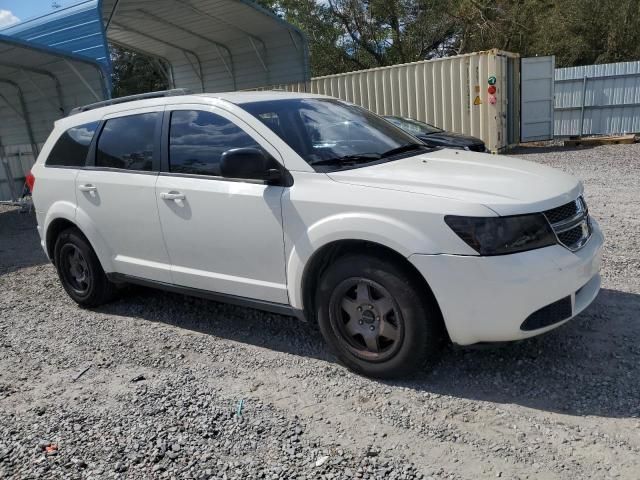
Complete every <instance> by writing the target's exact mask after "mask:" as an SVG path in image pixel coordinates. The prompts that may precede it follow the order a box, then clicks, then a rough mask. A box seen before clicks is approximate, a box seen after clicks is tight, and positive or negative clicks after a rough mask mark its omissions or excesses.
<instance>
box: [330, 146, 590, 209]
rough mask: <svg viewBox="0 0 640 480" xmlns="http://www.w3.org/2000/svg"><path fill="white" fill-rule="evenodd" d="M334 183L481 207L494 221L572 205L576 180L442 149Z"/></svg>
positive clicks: (341, 175) (346, 173)
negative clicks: (493, 217)
mask: <svg viewBox="0 0 640 480" xmlns="http://www.w3.org/2000/svg"><path fill="white" fill-rule="evenodd" d="M328 175H329V177H330V178H332V179H333V180H335V181H337V182H342V183H347V184H352V185H361V186H367V187H373V188H380V189H389V190H399V191H404V192H411V193H416V194H422V195H430V196H434V197H444V198H449V199H453V200H458V201H461V202H468V203H476V204H478V203H479V204H482V205H485V206H486V207H488V208H490V209H492V210H493V211H494V212H496V213H497V214H498V215H517V214H521V213H531V212H540V211H544V210H548V209H550V208H554V207H557V206H559V205H563V204H565V203H567V202H570V201H571V200H575V198H576V197H578V195H580V194H581V193H582V184H581V182H580V181H578V180H577V179H576V178H575V177H573V176H571V175H568V174H566V173H563V172H561V171H559V170H555V169H553V168H550V167H546V166H544V165H539V164H537V163H533V162H527V161H525V160H520V159H517V158H513V157H508V156H502V155H489V154H484V153H476V152H467V151H463V150H452V149H442V150H436V151H433V152H429V153H425V154H421V155H417V156H414V157H410V158H404V159H400V160H395V161H390V162H387V163H382V164H377V165H371V166H366V167H362V168H355V169H351V170H342V171H338V172H331V173H328Z"/></svg>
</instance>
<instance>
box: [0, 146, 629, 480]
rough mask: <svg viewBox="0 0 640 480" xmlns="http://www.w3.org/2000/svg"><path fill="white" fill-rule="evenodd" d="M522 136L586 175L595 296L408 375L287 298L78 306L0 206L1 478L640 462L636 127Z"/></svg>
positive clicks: (569, 474)
mask: <svg viewBox="0 0 640 480" xmlns="http://www.w3.org/2000/svg"><path fill="white" fill-rule="evenodd" d="M518 155H519V156H521V157H522V158H526V159H528V160H533V161H537V162H541V163H545V164H549V165H552V166H555V167H558V168H560V169H563V170H565V171H568V172H570V173H573V174H575V175H577V176H578V177H580V178H581V179H583V181H584V183H585V188H586V198H587V201H588V204H589V207H590V210H591V212H592V213H593V215H594V216H595V217H596V218H597V219H598V220H599V221H600V222H601V226H602V227H603V229H604V231H605V234H606V236H607V244H606V249H605V259H604V285H603V290H602V292H601V294H600V296H599V297H598V299H597V300H596V302H595V303H594V305H593V306H591V307H590V308H589V309H588V310H587V311H586V312H585V313H583V314H582V315H580V316H579V317H578V318H576V319H574V320H573V321H572V322H570V323H569V324H567V325H566V326H564V327H562V328H560V329H558V330H555V331H553V332H552V333H550V334H548V335H545V336H543V337H539V338H535V339H531V340H528V341H525V342H521V343H516V344H509V345H506V346H503V347H500V348H496V347H494V348H489V349H453V348H449V349H447V350H446V351H445V352H444V353H443V356H442V360H441V362H440V363H439V364H438V365H437V366H436V368H435V369H434V370H433V371H431V372H424V373H423V374H422V375H421V376H419V377H418V378H416V379H414V380H411V381H403V382H387V383H382V382H379V381H374V380H369V379H366V378H362V377H358V376H356V375H353V374H351V373H350V372H348V371H347V370H346V369H345V368H343V367H342V366H340V365H338V364H336V363H335V362H334V360H333V359H332V358H330V357H328V356H327V355H326V354H325V350H324V347H323V344H322V341H321V339H320V336H319V333H318V332H317V331H316V329H315V328H314V327H313V326H311V325H308V324H304V323H300V322H298V321H296V320H294V319H292V318H288V317H281V316H277V315H272V314H268V313H262V312H258V311H255V310H248V309H243V308H239V307H233V306H229V305H223V304H218V303H213V302H207V301H203V300H197V299H192V298H186V297H182V296H179V295H173V294H167V293H161V292H155V291H151V290H146V289H134V290H131V291H129V292H127V293H126V294H125V295H124V296H123V297H122V298H121V299H120V300H118V301H117V302H115V303H113V304H111V305H108V306H106V307H103V308H100V309H97V310H82V309H80V308H78V307H77V306H76V305H75V304H73V303H72V302H71V300H70V299H69V298H68V297H67V296H66V295H65V294H64V292H63V290H62V288H61V287H60V285H59V283H58V280H57V277H56V274H55V271H54V269H53V267H52V266H51V265H50V264H49V263H47V262H46V261H45V258H44V256H43V254H42V253H41V251H40V247H39V244H38V239H37V233H36V231H35V228H34V225H35V222H34V219H33V217H32V216H31V215H27V214H21V213H19V212H18V211H17V210H16V209H13V208H8V207H0V478H42V477H48V478H136V479H138V478H154V477H158V478H198V479H200V478H227V479H254V478H266V479H278V478H282V479H312V478H314V479H315V478H321V479H327V480H328V479H343V478H345V479H346V478H381V479H382V478H385V479H411V478H429V477H433V478H453V479H458V478H465V479H482V478H497V477H503V478H510V479H517V478H520V479H524V478H530V479H547V478H562V479H582V478H596V479H599V478H629V479H637V478H639V477H640V473H639V472H640V455H639V453H640V145H619V146H606V147H597V148H593V149H581V150H573V151H570V150H565V149H555V148H531V149H526V150H521V151H520V152H518ZM87 368H88V370H87ZM82 372H84V373H83V374H82V375H80V374H81V373H82ZM238 410H240V415H238ZM56 447H57V448H56Z"/></svg>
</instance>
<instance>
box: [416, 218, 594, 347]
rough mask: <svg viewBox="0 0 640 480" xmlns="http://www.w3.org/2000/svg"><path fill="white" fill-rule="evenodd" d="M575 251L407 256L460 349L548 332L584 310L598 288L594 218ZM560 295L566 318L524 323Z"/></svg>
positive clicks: (557, 248)
mask: <svg viewBox="0 0 640 480" xmlns="http://www.w3.org/2000/svg"><path fill="white" fill-rule="evenodd" d="M592 222H593V233H592V235H591V238H590V239H589V241H588V242H587V244H586V245H585V246H584V247H583V248H581V249H580V250H578V251H577V252H571V251H569V250H567V249H566V248H564V247H562V246H560V245H554V246H551V247H546V248H541V249H538V250H531V251H528V252H523V253H517V254H513V255H502V256H495V257H480V256H461V255H412V256H410V257H409V260H410V261H411V263H413V265H414V266H415V267H416V268H417V269H418V270H419V271H420V273H421V274H422V275H423V276H424V277H425V279H426V280H427V282H428V283H429V286H430V287H431V289H432V291H433V294H434V295H435V297H436V300H437V301H438V304H439V306H440V310H441V311H442V315H443V317H444V322H445V325H446V328H447V331H448V333H449V336H450V338H451V340H452V341H453V342H454V343H457V344H459V345H470V344H473V343H479V342H502V341H512V340H521V339H524V338H528V337H532V336H534V335H539V334H541V333H544V332H547V331H549V330H552V329H553V328H556V327H558V326H559V325H562V324H563V323H565V322H566V321H568V320H570V319H571V318H573V317H574V316H576V315H577V314H579V313H580V312H581V311H582V310H584V309H585V308H586V307H587V306H589V304H590V303H591V302H592V301H593V300H594V299H595V297H596V295H597V294H598V291H599V290H600V274H599V272H600V263H601V257H602V245H603V243H604V237H603V235H602V232H601V230H600V227H599V226H598V224H597V222H596V221H595V220H592ZM565 297H570V299H571V313H570V316H569V317H567V318H564V319H560V320H559V321H557V322H555V323H553V324H551V325H548V326H545V327H543V328H538V329H533V330H523V329H521V326H522V324H523V322H524V321H525V320H526V319H527V318H528V317H529V316H531V315H532V314H533V313H534V312H537V311H538V310H540V309H542V308H544V307H546V306H547V305H550V304H552V303H554V302H557V301H558V300H561V299H563V298H565Z"/></svg>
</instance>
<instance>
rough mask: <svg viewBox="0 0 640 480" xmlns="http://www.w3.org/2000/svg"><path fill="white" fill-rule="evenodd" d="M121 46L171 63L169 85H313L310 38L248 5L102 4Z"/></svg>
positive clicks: (161, 0) (206, 1)
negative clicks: (310, 68) (306, 82)
mask: <svg viewBox="0 0 640 480" xmlns="http://www.w3.org/2000/svg"><path fill="white" fill-rule="evenodd" d="M99 4H100V5H101V8H102V13H103V18H104V23H105V25H107V36H108V39H109V41H110V42H113V43H114V44H117V45H121V46H125V47H127V48H132V49H134V50H137V51H139V52H142V53H145V54H147V55H150V56H152V57H155V58H158V59H161V60H164V61H165V62H166V63H167V64H169V66H170V71H169V72H167V76H168V77H169V80H170V82H169V83H173V86H175V87H178V88H188V89H191V90H193V91H194V92H205V91H206V92H222V91H233V90H241V89H248V88H252V87H257V86H262V85H274V84H279V83H289V82H298V81H305V80H308V79H309V76H310V75H309V65H308V47H307V40H306V37H305V36H304V34H303V33H302V32H300V31H299V30H298V29H296V28H295V27H293V26H292V25H290V24H288V23H286V22H284V21H283V20H282V19H280V18H279V17H277V16H275V15H273V14H272V13H270V12H268V11H266V10H264V9H262V8H261V7H260V6H259V5H257V4H256V3H255V2H252V1H248V0H189V1H185V0H154V1H153V2H150V1H149V0H118V1H116V0H100V2H99Z"/></svg>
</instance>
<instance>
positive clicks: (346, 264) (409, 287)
mask: <svg viewBox="0 0 640 480" xmlns="http://www.w3.org/2000/svg"><path fill="white" fill-rule="evenodd" d="M421 287H423V285H421V284H420V283H419V282H418V281H417V279H416V278H415V276H414V275H413V273H412V272H411V271H410V270H409V269H408V268H404V267H403V266H399V265H396V263H395V262H392V261H391V260H387V259H385V258H379V257H374V256H369V255H347V256H344V257H341V258H339V259H338V260H336V261H335V262H334V263H333V264H332V265H330V266H329V267H328V268H327V270H326V271H325V272H324V274H323V275H322V278H321V279H320V283H319V288H318V291H317V296H316V305H317V307H318V321H319V326H320V331H321V332H322V335H323V337H324V338H325V340H326V342H327V343H328V344H329V345H330V346H331V348H332V350H333V351H334V352H335V354H336V356H337V357H338V358H339V359H340V360H341V361H342V362H343V363H344V364H345V365H346V366H347V367H349V368H350V369H352V370H354V371H356V372H358V373H362V374H364V375H367V376H372V377H378V378H392V377H399V376H407V375H410V374H411V373H414V372H415V371H416V370H418V369H419V368H421V367H422V366H423V365H425V363H426V362H427V360H428V359H430V358H431V357H433V356H434V355H435V354H436V353H437V351H438V347H439V345H440V339H441V337H442V332H441V325H442V322H441V319H440V315H439V311H438V309H437V307H436V306H435V305H434V302H433V300H431V298H430V297H429V296H428V293H427V292H426V291H424V288H421Z"/></svg>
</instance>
